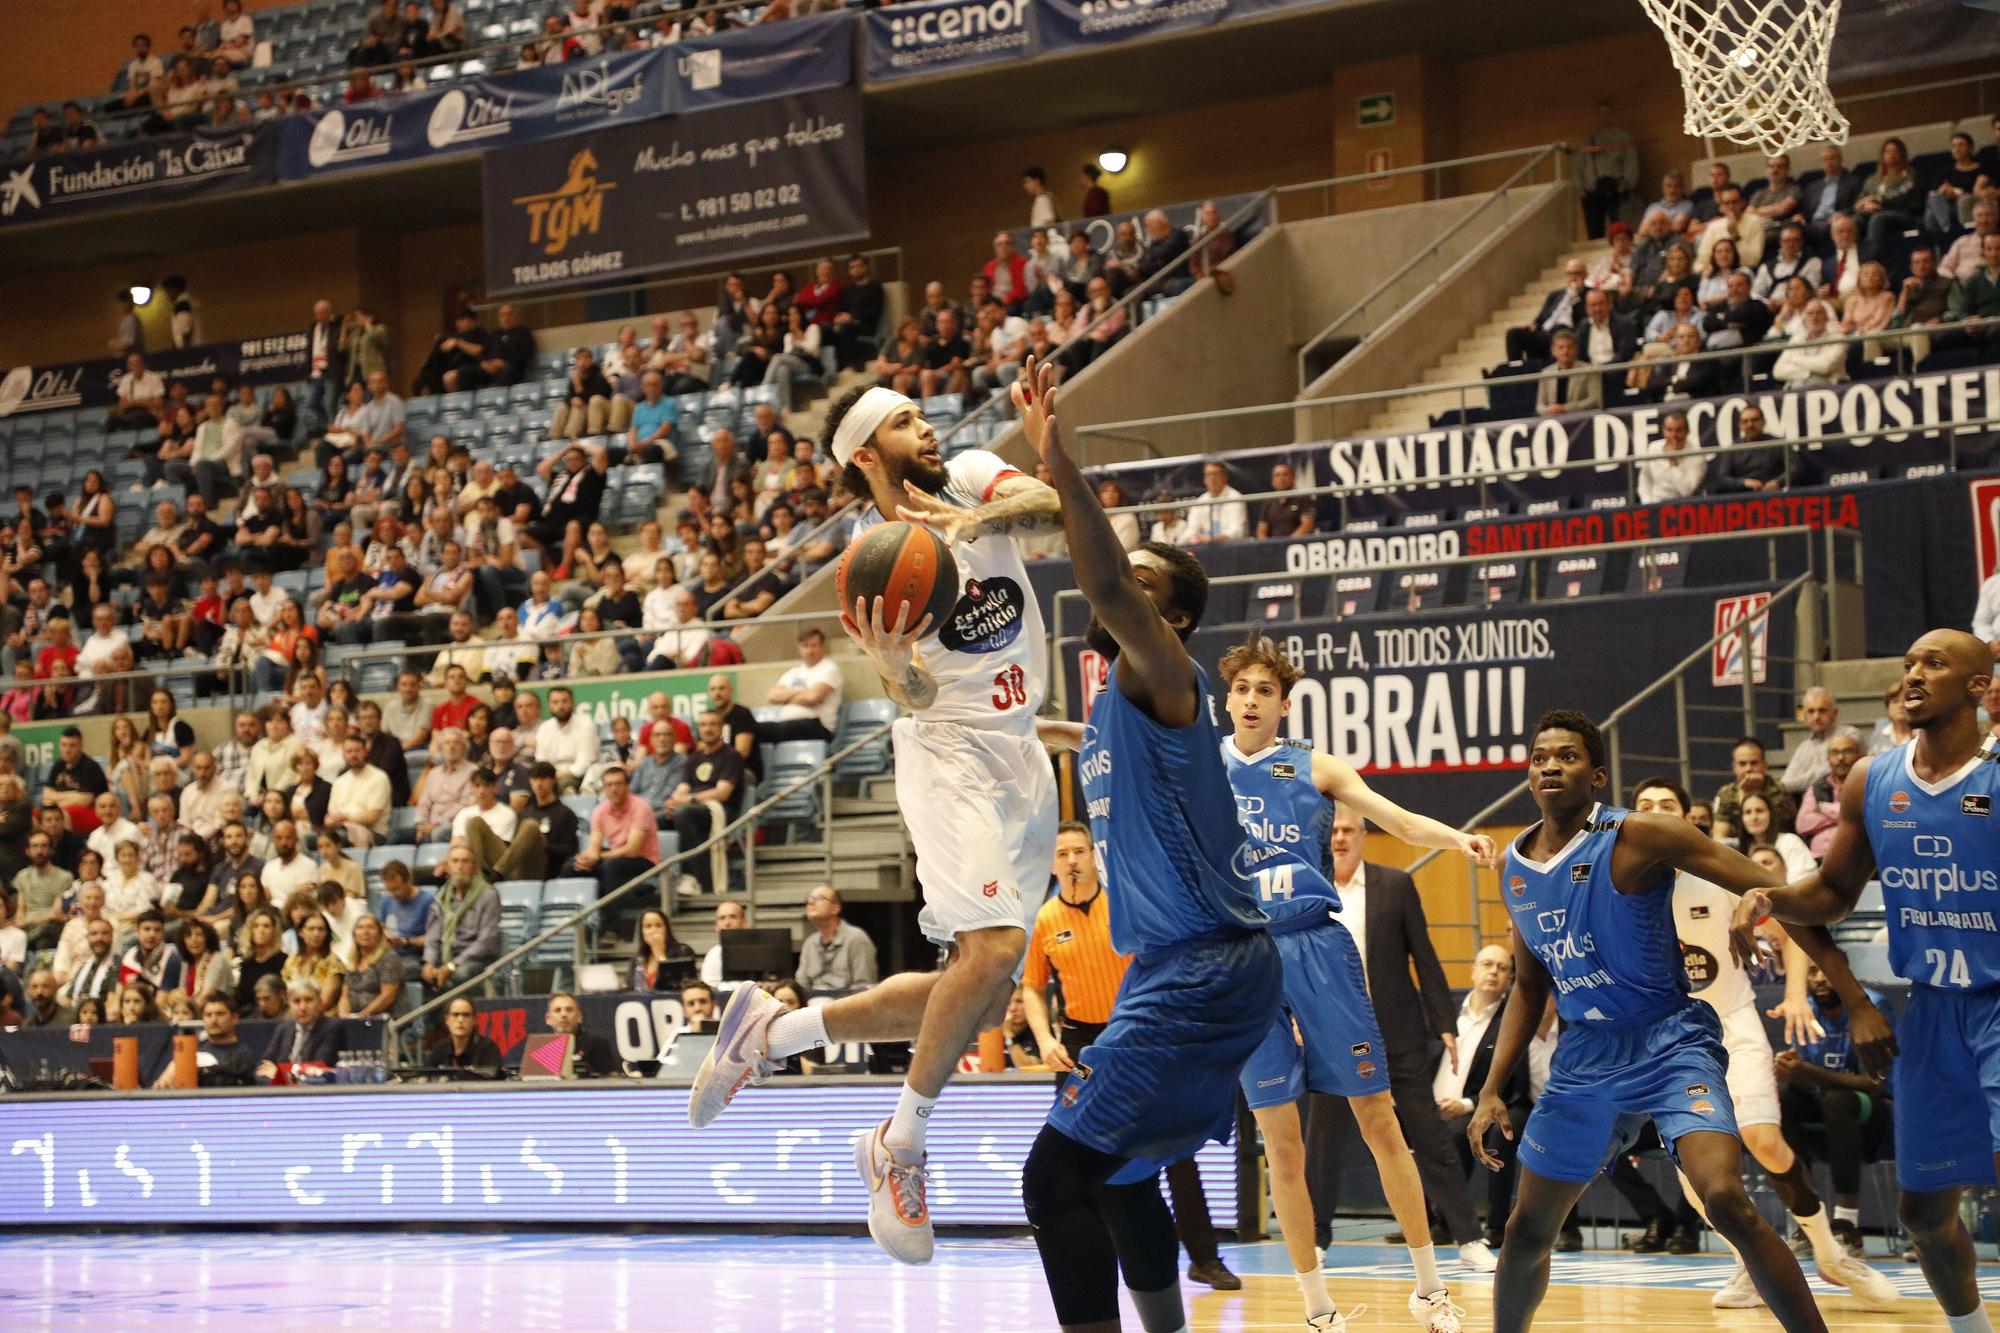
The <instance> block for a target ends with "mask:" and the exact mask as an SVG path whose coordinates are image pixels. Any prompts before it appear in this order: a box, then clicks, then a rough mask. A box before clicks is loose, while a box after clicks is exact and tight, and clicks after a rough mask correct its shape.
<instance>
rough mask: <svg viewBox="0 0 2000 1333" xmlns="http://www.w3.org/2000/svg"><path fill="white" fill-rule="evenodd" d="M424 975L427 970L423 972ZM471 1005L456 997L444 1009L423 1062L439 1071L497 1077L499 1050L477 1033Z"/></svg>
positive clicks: (465, 999) (476, 1016) (481, 1034)
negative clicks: (440, 1028)
mask: <svg viewBox="0 0 2000 1333" xmlns="http://www.w3.org/2000/svg"><path fill="white" fill-rule="evenodd" d="M426 970H427V971H428V970H429V969H426ZM477 1018H478V1012H477V1010H475V1009H474V1008H473V1004H472V1001H471V1000H469V999H467V998H466V997H464V996H462V995H461V996H459V997H457V998H456V999H454V1000H452V1002H451V1003H450V1004H448V1005H446V1006H445V1010H444V1029H443V1030H442V1031H441V1032H439V1033H438V1035H437V1037H436V1038H435V1039H434V1040H433V1041H432V1042H431V1043H430V1045H429V1046H427V1047H426V1048H425V1054H424V1059H425V1061H426V1062H427V1063H428V1064H430V1065H432V1066H434V1067H437V1068H440V1069H467V1070H476V1071H478V1072H480V1073H484V1074H490V1075H494V1076H496V1077H497V1076H498V1075H499V1073H500V1065H501V1061H500V1048H499V1046H497V1045H495V1044H494V1041H493V1039H492V1038H491V1037H488V1036H486V1035H485V1034H484V1033H482V1032H481V1031H480V1030H479V1027H478V1024H477V1021H476V1020H477Z"/></svg>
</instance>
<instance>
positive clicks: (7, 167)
mask: <svg viewBox="0 0 2000 1333" xmlns="http://www.w3.org/2000/svg"><path fill="white" fill-rule="evenodd" d="M274 139H275V134H274V132H273V131H272V130H271V128H270V127H268V126H258V127H256V128H245V129H240V130H202V131H200V132H198V133H195V134H177V135H171V136H168V137H166V138H160V139H139V140H134V141H132V142H130V143H118V144H111V145H108V146H106V147H103V148H95V149H91V150H89V151H86V152H80V153H62V154H58V155H56V156H53V157H37V158H29V159H27V160H25V161H17V162H9V163H6V164H4V165H0V227H15V226H23V225H25V224H27V223H31V222H61V221H64V220H65V219H68V218H72V217H75V216H77V215H78V214H80V213H87V212H92V211H95V210H97V209H100V208H131V207H134V206H136V205H140V204H151V203H157V202H159V201H161V200H164V199H184V198H186V197H188V196H189V195H194V194H205V193H208V192H210V191H214V190H225V189H236V188H240V187H242V186H245V185H263V184H268V183H269V182H270V181H272V180H274V179H275V175H274V172H275V152H274V149H273V147H272V145H273V142H274Z"/></svg>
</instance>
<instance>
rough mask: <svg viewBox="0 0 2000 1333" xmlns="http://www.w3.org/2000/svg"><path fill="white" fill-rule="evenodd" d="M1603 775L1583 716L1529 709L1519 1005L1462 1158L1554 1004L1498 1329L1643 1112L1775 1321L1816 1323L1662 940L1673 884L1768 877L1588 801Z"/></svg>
mask: <svg viewBox="0 0 2000 1333" xmlns="http://www.w3.org/2000/svg"><path fill="white" fill-rule="evenodd" d="M1606 779H1607V774H1606V771H1605V767H1604V738H1603V736H1602V735H1600V734H1599V732H1598V730H1597V726H1596V724H1595V723H1593V722H1592V721H1591V720H1590V719H1589V718H1587V717H1585V716H1583V715H1582V714H1581V713H1574V712H1568V711H1557V712H1551V713H1545V714H1543V715H1542V718H1541V720H1540V721H1538V722H1537V723H1536V724H1535V734H1534V740H1533V744H1532V745H1531V747H1530V750H1529V756H1528V790H1529V793H1530V794H1531V795H1532V796H1533V797H1534V800H1535V804H1536V806H1538V807H1539V808H1540V810H1541V814H1542V818H1541V821H1540V822H1539V823H1537V824H1535V825H1534V826H1533V827H1531V828H1530V829H1528V831H1527V832H1526V833H1523V834H1522V835H1521V836H1520V837H1519V838H1518V839H1516V840H1515V841H1514V842H1513V843H1512V844H1511V845H1509V847H1508V848H1507V856H1506V861H1505V864H1504V865H1503V867H1502V869H1501V885H1502V889H1501V901H1502V902H1503V903H1505V904H1506V906H1507V911H1508V914H1509V916H1511V917H1512V918H1513V927H1512V930H1511V936H1512V940H1513V947H1514V968H1515V982H1514V985H1515V991H1516V993H1515V995H1514V997H1513V999H1511V1000H1510V1001H1509V1002H1508V1004H1507V1011H1506V1013H1505V1014H1504V1015H1503V1016H1502V1018H1501V1026H1500V1035H1499V1037H1498V1039H1497V1040H1496V1042H1495V1045H1494V1050H1493V1061H1492V1065H1491V1067H1490V1070H1489V1072H1488V1074H1487V1078H1486V1086H1485V1087H1484V1088H1482V1089H1481V1090H1480V1093H1479V1105H1478V1107H1477V1108H1476V1109H1475V1110H1474V1111H1473V1113H1472V1121H1471V1123H1470V1124H1469V1125H1468V1126H1467V1127H1466V1134H1467V1137H1468V1138H1469V1139H1470V1140H1471V1143H1472V1152H1473V1155H1474V1156H1475V1157H1477V1158H1478V1159H1479V1160H1480V1161H1482V1162H1484V1163H1485V1164H1486V1165H1487V1166H1488V1167H1489V1168H1491V1169H1493V1170H1498V1169H1499V1168H1500V1161H1499V1159H1498V1158H1496V1157H1495V1156H1494V1155H1493V1154H1492V1152H1491V1151H1490V1150H1489V1149H1488V1148H1487V1146H1486V1131H1487V1130H1488V1129H1489V1128H1491V1127H1494V1126H1497V1127H1498V1128H1499V1129H1500V1132H1501V1133H1503V1134H1508V1133H1510V1131H1509V1130H1508V1127H1507V1126H1508V1121H1507V1109H1506V1106H1505V1105H1504V1104H1503V1103H1502V1101H1501V1089H1502V1088H1503V1086H1504V1085H1505V1082H1506V1079H1507V1076H1508V1075H1509V1074H1510V1073H1512V1072H1513V1070H1514V1068H1515V1066H1516V1065H1518V1064H1519V1063H1520V1061H1521V1057H1522V1056H1523V1055H1525V1054H1526V1053H1527V1049H1528V1041H1529V1039H1530V1038H1531V1037H1532V1036H1533V1035H1534V1030H1535V1025H1536V1024H1537V1023H1538V1022H1539V1021H1540V1019H1541V1016H1542V1011H1543V1008H1544V1007H1545V1005H1546V1003H1547V1001H1548V997H1549V995H1550V994H1551V993H1553V994H1554V995H1555V997H1556V1012H1557V1013H1558V1014H1560V1015H1561V1016H1562V1019H1563V1023H1564V1027H1563V1032H1562V1038H1561V1040H1560V1041H1559V1042H1558V1044H1557V1046H1556V1053H1555V1060H1554V1062H1553V1064H1552V1066H1551V1068H1550V1071H1549V1080H1548V1083H1547V1085H1546V1086H1545V1087H1544V1088H1543V1090H1542V1096H1541V1100H1540V1101H1538V1102H1537V1103H1536V1104H1535V1109H1534V1111H1533V1113H1532V1114H1531V1115H1529V1117H1528V1122H1527V1124H1525V1125H1523V1126H1522V1128H1521V1148H1520V1154H1519V1160H1518V1165H1519V1167H1520V1182H1521V1183H1520V1194H1519V1196H1518V1197H1517V1198H1516V1200H1515V1203H1514V1211H1513V1214H1512V1215H1511V1216H1510V1217H1508V1219H1507V1234H1506V1241H1505V1243H1504V1244H1503V1245H1502V1246H1501V1248H1500V1268H1499V1271H1498V1272H1497V1273H1496V1274H1494V1279H1493V1307H1494V1314H1493V1327H1494V1330H1495V1333H1517V1331H1518V1330H1521V1329H1525V1328H1527V1327H1528V1326H1529V1324H1530V1323H1531V1322H1532V1320H1533V1318H1534V1313H1535V1308H1536V1307H1537V1306H1539V1305H1540V1304H1541V1302H1542V1297H1543V1296H1544V1295H1545V1294H1546V1293H1547V1291H1548V1282H1549V1254H1550V1252H1551V1251H1552V1250H1553V1249H1554V1247H1555V1240H1556V1232H1557V1231H1558V1229H1559V1228H1560V1227H1561V1226H1562V1223H1563V1219H1564V1218H1566V1217H1567V1216H1568V1215H1569V1212H1570V1209H1571V1208H1573V1207H1574V1206H1575V1205H1576V1202H1577V1200H1579V1199H1581V1198H1582V1197H1583V1192H1584V1190H1585V1189H1586V1188H1587V1187H1588V1186H1589V1184H1590V1182H1591V1180H1592V1179H1593V1178H1594V1177H1595V1176H1596V1175H1597V1173H1598V1170H1599V1169H1600V1168H1601V1167H1602V1166H1603V1165H1604V1163H1605V1162H1606V1161H1607V1160H1608V1159H1609V1157H1610V1155H1611V1154H1612V1153H1613V1152H1616V1151H1619V1150H1621V1149H1623V1148H1624V1147H1626V1146H1628V1145H1629V1144H1630V1143H1631V1141H1632V1139H1633V1138H1635V1137H1636V1136H1637V1134H1638V1132H1639V1128H1640V1126H1641V1125H1642V1124H1643V1123H1644V1121H1645V1118H1646V1117H1647V1116H1651V1117H1652V1119H1653V1123H1654V1125H1655V1126H1656V1127H1657V1128H1658V1129H1659V1131H1660V1138H1661V1140H1662V1141H1663V1142H1664V1143H1666V1144H1667V1146H1668V1149H1669V1150H1670V1151H1671V1152H1672V1153H1673V1155H1674V1159H1675V1161H1676V1162H1677V1163H1678V1164H1679V1166H1680V1168H1681V1171H1682V1173H1683V1174H1685V1175H1686V1177H1687V1179H1688V1181H1689V1183H1690V1184H1691V1185H1692V1186H1693V1187H1694V1191H1695V1194H1696V1195H1697V1196H1698V1197H1699V1198H1700V1199H1701V1201H1702V1204H1703V1205H1704V1208H1705V1210H1706V1212H1707V1214H1708V1220H1709V1223H1710V1225H1712V1226H1713V1227H1714V1228H1715V1229H1716V1230H1717V1231H1719V1232H1721V1233H1722V1235H1723V1236H1724V1237H1726V1238H1727V1239H1728V1240H1729V1242H1730V1243H1731V1244H1732V1245H1734V1246H1735V1247H1736V1251H1737V1253H1738V1254H1739V1255H1741V1256H1742V1259H1743V1263H1744V1266H1745V1267H1746V1268H1748V1269H1749V1271H1750V1276H1751V1278H1752V1279H1753V1280H1754V1281H1755V1282H1756V1284H1757V1290H1758V1292H1759V1293H1760V1294H1761V1295H1762V1296H1763V1297H1764V1300H1765V1302H1766V1303H1767V1304H1768V1305H1769V1306H1770V1307H1771V1313H1772V1314H1774V1315H1776V1316H1777V1318H1778V1322H1779V1323H1780V1324H1782V1325H1783V1326H1784V1327H1785V1328H1787V1329H1791V1330H1818V1329H1824V1328H1825V1327H1826V1324H1825V1321H1824V1320H1822V1319H1821V1317H1820V1313H1819V1310H1818V1309H1817V1308H1816V1307H1815V1306H1814V1305H1813V1299H1812V1293H1811V1291H1810V1290H1808V1288H1807V1287H1806V1279H1805V1274H1804V1273H1802V1272H1800V1271H1799V1263H1798V1260H1797V1259H1794V1258H1793V1257H1792V1252H1791V1250H1790V1249H1788V1248H1787V1247H1786V1245H1785V1243H1784V1242H1783V1241H1782V1240H1780V1239H1779V1238H1778V1234H1777V1233H1776V1232H1775V1231H1773V1230H1771V1228H1770V1227H1769V1226H1768V1225H1767V1224H1766V1223H1765V1221H1764V1219H1763V1217H1762V1216H1761V1215H1760V1214H1759V1213H1758V1212H1757V1209H1756V1207H1755V1205H1753V1204H1752V1203H1751V1202H1750V1196H1749V1195H1748V1194H1746V1193H1745V1192H1744V1190H1743V1143H1742V1141H1741V1140H1740V1139H1739V1138H1737V1136H1736V1121H1735V1116H1734V1114H1733V1112H1732V1110H1731V1107H1730V1102H1729V1088H1728V1085H1727V1083H1726V1081H1725V1080H1726V1077H1727V1072H1728V1057H1727V1054H1726V1053H1725V1051H1724V1049H1723V1044H1722V1023H1721V1020H1719V1019H1718V1018H1717V1017H1716V1016H1715V1010H1714V1009H1713V1008H1711V1007H1710V1006H1708V1005H1706V1004H1703V1003H1702V1002H1701V1001H1699V1000H1697V999H1695V998H1694V997H1693V996H1691V995H1690V994H1689V993H1688V980H1687V971H1686V968H1685V967H1684V966H1683V965H1682V962H1681V947H1680V941H1679V939H1678V938H1676V936H1675V934H1674V914H1673V894H1674V878H1675V875H1676V874H1677V873H1678V872H1681V871H1685V872H1687V873H1689V874H1691V875H1696V876H1699V877H1700V878H1702V879H1705V880H1708V881H1709V882H1711V883H1713V884H1717V885H1720V886H1721V887H1722V888H1724V889H1727V890H1729V891H1731V892H1733V893H1744V892H1747V891H1749V890H1751V889H1756V888H1762V887H1766V886H1768V885H1770V884H1772V883H1773V882H1774V881H1775V880H1776V878H1777V876H1776V875H1774V874H1772V873H1771V872H1769V871H1767V870H1765V869H1763V868H1762V867H1760V866H1759V865H1757V863H1756V862H1754V861H1752V860H1750V859H1749V858H1748V857H1745V856H1743V855H1741V854H1740V853H1738V852H1736V851H1734V850H1732V849H1730V848H1728V847H1725V846H1723V845H1722V844H1721V843H1718V842H1715V841H1713V840H1711V839H1709V838H1707V837H1705V836H1704V835H1703V834H1702V832H1701V830H1699V829H1697V828H1696V827H1695V826H1694V825H1692V824H1690V823H1688V822H1687V821H1686V820H1684V819H1670V818H1667V817H1665V816H1663V815H1655V814H1636V813H1634V812H1632V811H1628V810H1620V809H1617V808H1615V807H1612V806H1606V805H1603V804H1601V803H1600V802H1599V801H1598V799H1597V793H1598V792H1599V791H1600V790H1601V789H1602V788H1603V787H1604V785H1605V782H1606ZM1800 944H1801V947H1803V948H1807V950H1808V952H1810V951H1811V946H1809V945H1807V944H1806V943H1805V941H1801V942H1800Z"/></svg>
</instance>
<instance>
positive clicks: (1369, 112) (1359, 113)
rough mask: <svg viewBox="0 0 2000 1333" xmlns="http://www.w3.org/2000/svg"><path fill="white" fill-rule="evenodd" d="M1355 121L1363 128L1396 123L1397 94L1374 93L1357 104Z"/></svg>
mask: <svg viewBox="0 0 2000 1333" xmlns="http://www.w3.org/2000/svg"><path fill="white" fill-rule="evenodd" d="M1355 121H1356V123H1358V124H1359V125H1360V126H1361V128H1363V129H1368V128H1371V127H1374V126H1381V125H1394V124H1395V123H1396V94H1394V93H1372V94H1370V95H1369V96H1367V97H1364V98H1362V99H1361V100H1360V101H1359V102H1358V103H1357V104H1356V115H1355Z"/></svg>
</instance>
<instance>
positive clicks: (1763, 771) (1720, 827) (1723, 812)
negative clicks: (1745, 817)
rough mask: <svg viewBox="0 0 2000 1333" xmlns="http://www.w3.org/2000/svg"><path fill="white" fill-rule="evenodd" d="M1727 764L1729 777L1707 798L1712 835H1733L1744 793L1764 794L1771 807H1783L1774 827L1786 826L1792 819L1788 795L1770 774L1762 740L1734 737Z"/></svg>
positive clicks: (1721, 838)
mask: <svg viewBox="0 0 2000 1333" xmlns="http://www.w3.org/2000/svg"><path fill="white" fill-rule="evenodd" d="M1729 765H1730V773H1731V780H1730V781H1729V782H1727V783H1725V784H1723V785H1722V786H1721V787H1720V788H1718V789H1717V790H1716V793H1715V799H1714V800H1713V801H1711V802H1709V805H1710V807H1711V808H1712V809H1713V810H1714V812H1715V822H1714V825H1713V827H1712V829H1711V835H1712V836H1713V837H1715V838H1716V839H1718V840H1727V839H1731V838H1734V837H1735V836H1736V834H1737V832H1738V827H1737V826H1738V820H1739V814H1738V811H1739V809H1740V807H1741V805H1742V802H1743V797H1744V795H1745V794H1746V793H1752V794H1756V795H1760V796H1764V797H1766V798H1767V799H1768V800H1770V801H1771V803H1772V805H1773V807H1774V809H1775V808H1777V807H1779V806H1782V807H1783V809H1782V810H1781V811H1780V813H1781V814H1783V815H1784V816H1785V817H1784V818H1782V819H1780V820H1778V821H1777V825H1778V827H1780V828H1784V827H1788V826H1789V825H1790V824H1791V823H1792V822H1793V821H1792V813H1793V812H1792V810H1791V798H1790V797H1789V796H1788V795H1786V793H1785V791H1784V788H1782V787H1781V786H1780V785H1779V784H1778V781H1777V779H1776V778H1774V777H1773V776H1772V775H1771V772H1770V766H1769V764H1768V763H1767V761H1766V758H1765V754H1764V743H1763V742H1762V741H1760V740H1758V739H1757V738H1756V737H1754V736H1745V737H1744V738H1743V739H1741V740H1739V741H1737V742H1736V745H1735V747H1734V748H1733V749H1732V750H1731V751H1730V753H1729Z"/></svg>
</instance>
